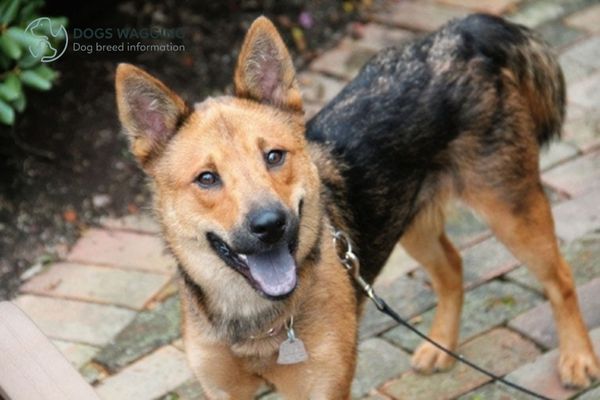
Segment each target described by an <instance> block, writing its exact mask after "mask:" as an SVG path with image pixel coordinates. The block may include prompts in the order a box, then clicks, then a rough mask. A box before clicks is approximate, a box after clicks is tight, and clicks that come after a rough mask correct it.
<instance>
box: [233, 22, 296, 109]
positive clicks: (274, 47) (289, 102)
mask: <svg viewBox="0 0 600 400" xmlns="http://www.w3.org/2000/svg"><path fill="white" fill-rule="evenodd" d="M234 82H235V92H236V95H237V96H239V97H244V98H249V99H252V100H256V101H258V102H260V103H265V104H271V105H273V106H276V107H279V108H282V109H285V110H289V111H294V112H302V96H301V93H300V89H299V88H298V82H297V80H296V71H295V70H294V64H293V62H292V58H291V57H290V54H289V53H288V51H287V48H286V46H285V44H284V43H283V40H282V39H281V36H279V33H278V32H277V29H276V28H275V26H274V25H273V23H272V22H271V21H269V20H268V19H267V18H265V17H259V18H257V19H256V20H255V21H254V22H253V23H252V26H251V27H250V29H249V30H248V33H247V34H246V38H245V39H244V44H243V46H242V50H241V52H240V56H239V58H238V62H237V67H236V71H235V77H234Z"/></svg>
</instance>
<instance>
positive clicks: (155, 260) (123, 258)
mask: <svg viewBox="0 0 600 400" xmlns="http://www.w3.org/2000/svg"><path fill="white" fill-rule="evenodd" d="M67 258H68V260H69V261H74V262H84V263H91V264H106V265H110V266H116V267H121V268H130V269H137V270H143V271H150V272H160V273H171V272H173V270H174V269H175V260H174V259H173V258H172V257H171V256H169V255H167V253H166V252H165V248H164V244H163V242H162V240H161V239H160V238H158V237H157V236H151V235H145V234H139V233H133V232H126V231H119V230H104V229H90V230H89V231H87V232H86V233H85V234H84V236H83V237H82V238H81V239H80V240H79V241H78V242H77V244H75V247H73V249H72V250H71V253H70V254H69V256H68V257H67Z"/></svg>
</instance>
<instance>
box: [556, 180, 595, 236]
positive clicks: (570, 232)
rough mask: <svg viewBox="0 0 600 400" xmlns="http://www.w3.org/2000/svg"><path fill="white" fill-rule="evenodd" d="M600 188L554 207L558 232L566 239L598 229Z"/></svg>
mask: <svg viewBox="0 0 600 400" xmlns="http://www.w3.org/2000/svg"><path fill="white" fill-rule="evenodd" d="M599 199H600V189H596V190H592V191H590V192H589V193H587V194H585V195H583V196H580V197H576V198H574V199H572V200H569V201H565V202H564V203H561V204H558V205H556V206H555V207H553V208H552V214H553V215H554V222H555V228H556V233H557V234H558V236H559V237H560V238H561V239H563V240H566V241H571V240H574V239H576V238H578V237H580V236H583V235H584V234H586V233H588V232H591V231H594V230H596V229H598V226H599V225H600V207H598V203H599Z"/></svg>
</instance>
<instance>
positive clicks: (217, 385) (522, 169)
mask: <svg viewBox="0 0 600 400" xmlns="http://www.w3.org/2000/svg"><path fill="white" fill-rule="evenodd" d="M437 67H438V68H440V69H443V68H446V67H447V66H446V65H439V66H437ZM503 76H504V78H505V82H504V84H505V86H506V87H507V88H509V89H508V90H506V92H507V95H506V98H505V101H506V103H507V105H508V106H509V108H511V115H512V116H514V118H515V121H517V122H518V123H519V127H520V128H521V129H517V130H516V132H515V135H521V136H519V137H516V138H515V143H516V144H517V145H519V146H520V147H519V148H518V149H516V150H517V151H515V147H508V146H507V147H506V148H499V149H497V151H495V152H494V154H493V156H490V157H487V158H485V159H482V157H481V148H480V147H478V146H481V140H480V137H479V136H478V135H477V134H476V133H473V132H464V133H463V134H461V136H460V137H459V138H457V139H456V140H453V141H452V142H451V143H450V144H449V149H448V151H447V152H445V153H444V154H446V155H445V156H444V157H447V158H448V159H444V160H436V161H437V162H446V163H451V164H452V165H453V167H455V168H454V172H455V174H454V175H453V176H450V175H451V174H447V175H446V176H435V177H434V176H432V177H431V178H432V182H435V183H430V182H428V183H426V184H425V185H424V186H423V187H424V188H428V189H423V192H422V193H420V194H419V195H420V196H423V197H427V199H428V201H427V202H426V204H427V206H426V207H424V208H423V209H421V210H420V212H419V214H418V215H417V216H416V217H415V219H414V220H413V222H412V224H411V226H410V227H409V228H408V230H407V231H406V232H405V234H404V236H403V237H402V239H401V244H402V245H403V246H404V247H405V248H406V250H407V251H408V253H409V254H410V255H411V256H413V257H414V258H415V259H416V260H417V261H419V262H420V263H421V264H423V265H424V266H425V268H426V269H427V271H428V272H429V274H430V276H431V280H432V283H433V287H434V289H435V291H436V293H437V295H438V296H439V305H438V309H437V312H436V315H435V317H434V321H433V324H432V328H431V331H430V335H431V337H432V338H433V339H435V340H437V341H438V342H440V343H441V344H443V345H445V346H447V347H449V348H451V349H455V348H456V346H457V343H458V334H459V322H460V321H459V320H460V311H461V307H462V302H463V288H462V266H461V259H460V256H459V254H458V252H457V251H456V249H455V248H454V247H453V246H452V244H451V243H450V241H449V240H448V238H447V236H446V235H445V233H444V213H443V208H444V204H445V203H446V201H447V200H449V199H450V198H451V197H458V198H460V199H462V200H463V201H465V202H466V203H467V204H468V205H470V206H471V207H472V208H473V209H475V210H476V211H478V212H479V213H480V214H481V215H482V216H483V217H484V218H485V219H486V220H487V221H488V222H489V224H490V226H491V228H492V230H493V231H494V233H495V234H496V235H497V236H498V238H499V239H500V240H501V241H502V242H503V243H504V244H506V246H507V247H508V248H509V249H510V250H511V251H512V252H513V253H514V254H515V256H516V257H517V258H519V260H521V261H522V262H524V263H525V264H527V265H528V266H529V267H530V269H531V270H532V272H533V273H534V274H535V275H536V276H537V277H538V278H539V279H540V281H541V282H542V283H543V284H544V288H545V289H546V292H547V294H548V297H549V299H550V302H551V304H552V307H553V310H554V313H555V316H556V319H557V324H558V331H559V338H560V348H561V358H560V366H559V368H560V374H561V377H562V379H563V382H565V383H568V384H574V385H578V386H585V385H588V384H589V377H593V376H598V375H600V372H599V368H598V363H597V360H596V358H595V357H594V353H593V349H592V348H591V343H590V340H589V337H588V335H587V332H586V330H585V326H584V324H583V321H582V318H581V315H580V312H579V309H578V306H577V298H576V295H575V292H574V286H573V280H572V277H571V273H570V270H569V267H568V265H567V264H566V262H565V261H564V259H563V258H562V257H561V256H560V254H559V252H558V246H557V241H556V237H555V236H554V227H553V221H552V216H551V213H550V208H549V205H548V201H547V200H546V198H545V196H544V193H543V192H542V190H541V184H540V181H539V170H538V165H537V159H538V149H539V146H538V143H536V138H535V136H534V135H532V134H531V131H532V129H533V125H532V120H531V118H529V117H530V116H528V115H527V110H528V109H530V108H531V109H534V111H536V113H537V114H540V115H542V114H544V113H545V112H546V111H547V110H546V108H544V107H549V106H547V104H546V103H543V102H540V101H539V100H538V102H536V99H535V98H533V97H534V96H533V93H535V91H534V90H533V88H532V87H527V86H526V87H525V89H524V91H525V93H520V92H519V90H517V89H516V88H517V86H518V85H517V82H516V81H515V77H514V76H513V75H512V74H511V73H510V72H509V71H508V70H507V71H505V73H504V75H503ZM234 83H235V90H236V96H237V97H235V98H233V97H222V98H218V99H208V100H206V101H204V102H203V103H201V104H199V105H197V106H196V107H195V108H194V109H193V110H190V109H189V108H188V107H187V106H186V105H185V104H184V102H183V101H182V100H181V98H179V97H178V96H177V95H175V94H174V93H173V92H171V91H170V90H169V89H168V88H166V86H164V85H163V84H162V83H161V82H159V81H158V80H156V79H155V78H153V77H151V76H150V75H148V74H146V73H145V72H143V71H141V70H139V69H138V68H135V67H133V66H129V65H121V66H119V69H118V71H117V79H116V88H117V100H118V107H119V117H120V119H121V122H122V123H123V126H124V128H125V130H126V131H127V133H128V135H129V137H130V141H131V148H132V152H133V154H134V155H135V156H136V158H137V159H138V161H139V162H140V164H141V165H142V167H143V168H144V169H145V171H146V172H147V173H148V174H149V176H150V177H151V178H152V186H153V191H154V193H155V209H156V214H157V215H158V217H159V219H160V222H161V224H162V227H163V232H164V236H165V239H166V241H167V243H168V245H169V247H170V249H171V250H172V252H173V254H174V255H175V256H176V258H177V260H178V261H179V263H180V268H181V270H182V271H183V273H182V277H181V279H180V282H179V283H180V293H181V298H182V306H183V336H184V340H185V345H186V350H187V356H188V359H189V362H190V365H191V366H192V368H193V370H194V373H195V374H196V376H197V378H198V380H199V381H200V383H201V385H202V387H203V389H204V391H205V393H206V395H207V397H208V398H209V399H212V400H217V399H218V400H221V399H236V400H238V399H239V400H246V399H251V398H253V396H254V394H255V392H256V391H257V389H258V388H259V387H260V385H261V384H264V383H267V384H269V385H273V386H275V388H276V389H277V390H278V391H279V392H281V393H282V394H283V395H284V396H285V397H286V398H287V399H298V400H300V399H308V398H310V399H312V400H315V399H317V400H318V399H323V400H347V399H349V398H350V387H351V383H352V378H353V374H354V368H355V364H356V354H355V353H356V344H357V343H356V336H357V335H356V333H357V329H358V322H357V318H358V311H359V310H360V305H359V304H357V299H356V296H355V292H354V288H353V285H352V282H351V281H350V277H349V275H348V274H347V272H346V271H345V269H344V268H343V267H342V265H341V264H340V262H339V260H338V257H337V255H336V253H335V249H334V248H333V243H332V236H331V232H332V226H335V227H336V228H340V229H343V230H346V229H347V227H346V226H344V224H345V222H344V221H345V218H344V215H343V213H344V212H345V210H344V204H339V203H336V204H335V205H332V204H328V202H327V199H323V198H322V197H323V196H327V195H328V194H327V193H325V191H324V193H320V191H321V190H322V185H321V182H320V178H319V176H322V177H323V179H324V180H325V179H327V180H328V182H329V184H330V185H333V186H336V187H342V186H344V180H343V178H342V177H341V175H340V174H339V170H338V168H337V167H338V166H336V165H331V164H332V163H333V162H334V161H333V159H332V158H331V157H328V156H327V155H326V154H324V150H323V149H322V148H319V147H317V146H309V145H308V143H307V141H306V139H305V137H304V129H305V128H304V121H303V115H302V101H301V96H300V91H299V89H298V83H297V81H296V79H295V71H294V68H293V65H292V60H291V58H290V57H289V54H288V51H287V49H286V48H285V45H284V43H283V41H282V40H281V38H280V37H279V35H278V33H277V31H276V30H275V28H274V26H273V25H272V24H271V23H270V22H269V21H268V20H266V19H265V18H259V19H258V20H257V21H256V22H255V23H254V24H253V25H252V27H251V28H250V30H249V32H248V35H247V37H246V40H245V42H244V45H243V48H242V51H241V54H240V58H239V61H238V65H237V69H236V72H235V78H234ZM481 84H482V86H483V85H485V84H486V83H485V82H481ZM479 103H480V104H481V105H482V106H484V108H485V109H493V108H494V107H495V105H494V104H495V99H494V97H493V96H491V95H490V94H485V95H482V96H481V98H480V99H479ZM529 103H531V104H529ZM529 106H531V107H529ZM528 107H529V108H528ZM183 120H185V123H184V124H183V126H180V125H181V122H182V121H183ZM175 133H176V134H175ZM271 149H282V150H285V151H286V152H287V155H286V160H285V163H284V164H283V165H281V166H280V167H278V168H276V169H268V168H266V167H265V160H264V154H265V153H266V152H268V151H269V150H271ZM515 157H521V158H522V159H520V160H519V161H520V162H519V163H517V164H516V165H518V167H519V170H518V171H514V170H510V166H511V165H513V162H512V161H513V160H514V159H515ZM316 165H319V171H317V167H316ZM204 171H216V172H218V174H219V176H220V177H221V178H222V181H223V184H222V185H221V186H220V187H218V188H213V189H210V190H206V189H203V188H201V187H199V186H198V184H197V183H196V179H197V177H198V176H199V175H200V174H201V173H202V172H204ZM301 199H302V201H303V213H302V214H303V216H302V219H301V226H300V229H299V238H298V249H297V252H296V255H295V257H296V258H297V259H298V260H305V259H306V260H307V261H305V262H304V264H303V265H301V266H299V268H298V271H297V273H298V286H297V288H296V290H295V291H294V292H293V293H292V294H291V295H290V297H289V298H287V299H285V300H278V301H272V300H267V299H266V298H264V297H263V296H261V295H259V294H258V293H257V291H256V290H255V289H253V288H252V287H251V286H250V285H249V284H248V282H247V281H246V280H245V278H244V277H243V276H242V275H241V274H240V273H238V272H237V271H235V270H234V269H233V268H232V267H229V266H228V265H227V264H225V263H224V262H223V261H222V260H221V258H219V256H218V255H217V254H216V252H215V251H213V250H212V249H211V247H210V245H209V243H208V241H207V239H206V237H204V236H203V235H205V234H206V232H214V233H216V234H218V235H219V236H220V237H222V238H223V239H224V240H225V241H227V242H229V241H230V240H231V239H232V238H231V237H230V236H231V232H232V231H233V230H234V229H235V228H236V227H239V226H240V225H241V224H242V223H243V222H244V218H245V216H247V215H248V213H249V212H250V211H251V209H252V208H253V207H254V206H256V205H257V204H264V203H268V202H269V201H272V200H276V201H278V202H280V203H282V204H283V205H284V206H285V207H287V208H288V209H290V210H294V211H295V212H296V213H299V207H300V206H299V204H300V200H301ZM432 199H433V200H432ZM329 200H330V199H329ZM336 201H338V202H342V203H343V201H344V200H343V199H342V200H339V199H336ZM325 207H331V209H329V208H328V209H327V210H324V208H325ZM329 218H331V219H332V220H331V221H330V220H329ZM315 248H318V249H319V250H320V252H319V256H318V257H314V258H310V257H308V256H309V255H310V254H311V252H312V251H313V250H314V249H315ZM265 315H266V316H267V317H264V316H265ZM292 316H293V318H294V329H295V332H296V335H297V336H298V337H299V338H301V339H302V340H303V341H304V343H305V346H306V348H307V350H308V353H309V355H310V357H309V359H308V361H306V362H304V363H300V364H295V365H287V366H282V365H278V364H277V363H276V358H277V353H278V348H279V345H280V344H281V343H282V342H283V340H285V338H286V333H285V329H284V325H285V324H286V323H287V321H289V320H290V318H291V317H292ZM224 319H228V320H229V321H234V322H239V321H253V322H256V326H255V325H249V326H253V328H252V329H253V330H252V331H247V332H246V331H244V332H242V333H243V334H244V335H245V336H243V337H241V338H237V337H236V339H235V340H233V339H231V338H230V337H229V336H227V335H228V334H229V333H228V332H227V330H226V329H225V328H223V326H221V325H219V321H221V320H224ZM231 325H236V324H235V323H232V324H229V325H227V328H230V327H231ZM234 328H235V326H234ZM271 329H274V330H275V332H276V334H275V335H274V336H268V335H266V333H267V332H268V331H269V330H271ZM452 362H453V360H451V359H450V358H449V357H448V356H446V355H445V354H443V353H441V352H440V351H439V350H438V349H436V348H434V347H432V346H431V345H428V344H423V345H421V346H420V347H419V348H418V349H417V351H416V352H415V354H414V356H413V365H414V367H415V368H416V369H417V370H419V371H423V372H431V371H434V370H443V369H446V368H448V367H449V366H450V365H451V364H452Z"/></svg>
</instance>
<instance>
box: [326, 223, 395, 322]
mask: <svg viewBox="0 0 600 400" xmlns="http://www.w3.org/2000/svg"><path fill="white" fill-rule="evenodd" d="M333 245H334V246H335V250H336V252H337V256H338V258H339V259H340V262H341V263H342V265H343V266H344V268H346V270H347V271H348V272H349V273H350V275H351V276H352V278H354V281H355V282H356V283H357V284H358V286H359V287H360V288H361V289H362V291H363V292H364V293H365V294H366V295H367V297H369V299H371V300H372V301H373V303H375V306H376V307H377V308H378V309H379V310H380V311H381V310H383V308H384V306H383V303H382V302H381V299H380V298H379V297H378V296H377V295H376V294H375V291H374V290H373V287H372V286H371V285H370V284H369V283H368V282H367V281H365V280H364V279H363V277H362V276H361V275H360V261H359V260H358V257H357V256H356V253H354V251H353V249H352V242H351V241H350V238H349V237H348V235H346V233H345V232H342V231H340V230H338V229H336V230H335V231H334V232H333Z"/></svg>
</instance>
